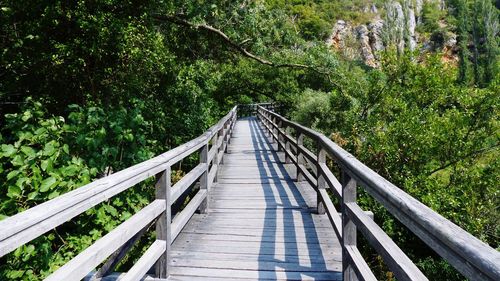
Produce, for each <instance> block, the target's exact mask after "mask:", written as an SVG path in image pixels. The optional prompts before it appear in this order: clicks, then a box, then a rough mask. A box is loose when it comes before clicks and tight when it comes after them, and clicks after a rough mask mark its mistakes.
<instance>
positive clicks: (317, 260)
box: [172, 250, 342, 266]
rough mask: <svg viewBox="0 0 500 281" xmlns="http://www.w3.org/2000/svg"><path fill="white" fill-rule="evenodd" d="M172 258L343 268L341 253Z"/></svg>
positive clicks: (176, 256)
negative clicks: (322, 265)
mask: <svg viewBox="0 0 500 281" xmlns="http://www.w3.org/2000/svg"><path fill="white" fill-rule="evenodd" d="M172 256H173V257H174V259H176V260H180V259H187V260H196V259H202V260H206V259H212V260H218V261H263V262H288V263H297V264H302V265H313V264H331V265H333V266H341V264H342V255H341V254H340V252H337V253H336V254H332V255H328V256H326V255H325V256H312V255H308V254H298V255H291V254H277V253H275V254H274V255H263V254H260V253H257V254H240V253H206V252H197V251H196V250H194V251H172Z"/></svg>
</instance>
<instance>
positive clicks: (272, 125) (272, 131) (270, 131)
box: [269, 116, 276, 143]
mask: <svg viewBox="0 0 500 281" xmlns="http://www.w3.org/2000/svg"><path fill="white" fill-rule="evenodd" d="M269 119H270V120H271V121H270V122H269V137H270V141H269V142H270V143H274V137H273V134H274V124H275V122H276V121H275V120H274V116H271V118H269Z"/></svg>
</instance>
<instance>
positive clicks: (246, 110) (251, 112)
mask: <svg viewBox="0 0 500 281" xmlns="http://www.w3.org/2000/svg"><path fill="white" fill-rule="evenodd" d="M259 106H262V107H264V108H265V109H269V110H272V111H276V104H275V103H272V102H265V103H251V104H239V105H238V118H242V117H250V116H257V109H258V107H259Z"/></svg>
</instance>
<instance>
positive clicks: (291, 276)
mask: <svg viewBox="0 0 500 281" xmlns="http://www.w3.org/2000/svg"><path fill="white" fill-rule="evenodd" d="M265 134H266V132H265V130H264V129H263V127H262V125H261V124H259V122H258V121H257V119H256V118H255V117H250V118H244V119H241V120H238V121H237V122H236V125H235V128H234V132H233V134H232V137H231V142H230V144H229V145H228V148H227V152H226V154H225V155H224V164H223V165H222V166H220V167H219V169H220V172H219V175H218V180H217V184H216V185H214V186H213V187H212V190H211V191H210V195H209V200H208V210H209V211H208V213H207V214H196V215H194V216H193V218H192V219H191V221H190V222H189V223H188V225H187V226H186V227H185V228H184V229H183V230H182V232H181V234H180V235H179V237H178V238H177V239H176V241H175V242H174V244H173V246H172V270H171V279H172V280H210V279H217V280H219V279H224V280H240V279H242V280H301V279H312V280H342V277H341V275H342V274H341V271H342V249H341V247H340V243H339V241H338V239H337V237H336V235H335V232H334V231H333V228H332V225H331V224H330V222H329V220H328V217H326V216H324V215H318V214H317V211H316V192H315V191H314V190H313V189H312V188H310V187H309V186H304V185H301V184H297V183H296V182H295V180H294V178H292V176H291V174H289V172H288V171H287V170H286V168H285V166H284V165H283V163H284V160H285V159H284V155H283V154H282V153H279V154H278V153H277V152H276V150H277V149H276V146H275V147H273V145H272V144H271V143H270V142H269V139H268V137H266V135H265Z"/></svg>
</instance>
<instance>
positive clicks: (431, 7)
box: [419, 1, 446, 33]
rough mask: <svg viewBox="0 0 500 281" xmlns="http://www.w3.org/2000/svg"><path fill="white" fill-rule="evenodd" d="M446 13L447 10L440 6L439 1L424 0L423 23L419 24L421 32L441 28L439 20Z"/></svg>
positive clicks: (430, 31)
mask: <svg viewBox="0 0 500 281" xmlns="http://www.w3.org/2000/svg"><path fill="white" fill-rule="evenodd" d="M445 15H446V11H445V10H441V9H440V8H439V2H438V1H424V5H423V7H422V24H421V25H420V26H419V30H420V31H421V32H428V33H432V32H434V31H435V30H437V29H440V28H441V27H440V25H439V21H441V20H442V19H443V18H444V16H445Z"/></svg>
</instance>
